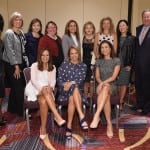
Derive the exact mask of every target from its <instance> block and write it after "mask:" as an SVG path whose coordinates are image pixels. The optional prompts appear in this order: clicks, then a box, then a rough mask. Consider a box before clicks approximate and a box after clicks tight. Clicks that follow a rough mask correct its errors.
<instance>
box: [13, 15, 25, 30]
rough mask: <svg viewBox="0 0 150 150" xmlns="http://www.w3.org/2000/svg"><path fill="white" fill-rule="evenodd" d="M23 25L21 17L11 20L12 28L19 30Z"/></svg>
mask: <svg viewBox="0 0 150 150" xmlns="http://www.w3.org/2000/svg"><path fill="white" fill-rule="evenodd" d="M22 24H23V20H22V17H19V16H18V17H16V18H14V20H13V28H21V27H22Z"/></svg>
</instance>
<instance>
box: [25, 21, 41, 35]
mask: <svg viewBox="0 0 150 150" xmlns="http://www.w3.org/2000/svg"><path fill="white" fill-rule="evenodd" d="M37 22H38V23H39V24H40V27H41V29H40V31H39V34H41V33H42V23H41V20H40V19H38V18H34V19H32V20H31V22H30V25H29V29H28V32H32V26H33V24H35V23H37Z"/></svg>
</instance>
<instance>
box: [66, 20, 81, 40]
mask: <svg viewBox="0 0 150 150" xmlns="http://www.w3.org/2000/svg"><path fill="white" fill-rule="evenodd" d="M72 22H73V23H75V24H76V28H77V31H76V33H75V35H76V37H77V39H78V40H79V41H80V35H79V26H78V23H77V22H76V21H75V20H69V21H68V22H67V24H66V26H65V34H67V35H69V36H71V35H70V31H69V29H68V28H69V26H70V24H71V23H72Z"/></svg>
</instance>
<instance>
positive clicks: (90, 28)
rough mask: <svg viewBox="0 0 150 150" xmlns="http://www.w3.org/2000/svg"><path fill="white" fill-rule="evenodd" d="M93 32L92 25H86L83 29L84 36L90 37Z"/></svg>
mask: <svg viewBox="0 0 150 150" xmlns="http://www.w3.org/2000/svg"><path fill="white" fill-rule="evenodd" d="M93 32H94V29H93V27H92V25H90V24H87V25H86V27H85V34H86V35H92V34H93Z"/></svg>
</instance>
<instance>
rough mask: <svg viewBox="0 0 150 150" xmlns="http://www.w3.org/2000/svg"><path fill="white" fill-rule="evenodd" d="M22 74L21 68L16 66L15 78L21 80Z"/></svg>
mask: <svg viewBox="0 0 150 150" xmlns="http://www.w3.org/2000/svg"><path fill="white" fill-rule="evenodd" d="M20 72H21V70H20V68H19V66H18V65H16V66H15V71H14V77H15V78H16V79H19V78H20Z"/></svg>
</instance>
